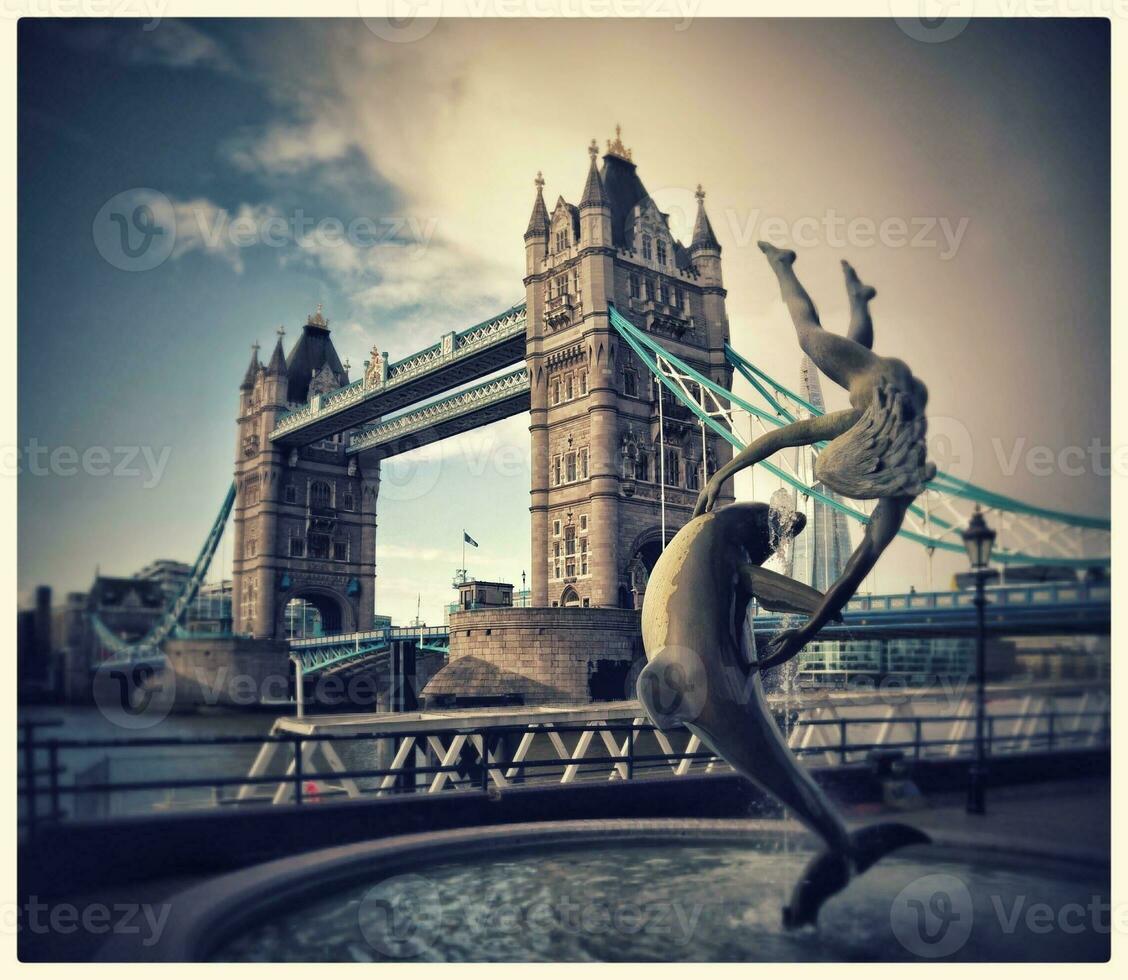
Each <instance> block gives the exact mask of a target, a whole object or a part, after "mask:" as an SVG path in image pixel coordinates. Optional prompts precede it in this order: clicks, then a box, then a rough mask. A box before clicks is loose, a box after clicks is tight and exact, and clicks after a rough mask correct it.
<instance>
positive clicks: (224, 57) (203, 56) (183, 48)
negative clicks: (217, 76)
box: [123, 20, 236, 72]
mask: <svg viewBox="0 0 1128 980" xmlns="http://www.w3.org/2000/svg"><path fill="white" fill-rule="evenodd" d="M123 53H124V55H125V58H126V60H127V61H130V62H132V63H134V64H159V65H164V67H166V68H204V69H210V70H212V71H221V72H233V71H235V70H236V64H235V62H233V61H232V60H231V58H230V56H229V55H228V53H227V52H226V51H224V50H223V48H222V47H221V46H220V45H219V44H218V43H217V42H215V41H214V39H212V38H211V37H209V36H208V35H206V34H204V33H203V32H202V30H200V29H199V28H196V27H194V26H193V25H191V24H187V23H185V21H184V20H161V21H160V23H159V24H158V25H157V26H156V27H155V28H152V29H151V30H148V29H140V28H139V29H138V30H136V32H135V33H130V34H129V35H126V39H125V42H124V44H123Z"/></svg>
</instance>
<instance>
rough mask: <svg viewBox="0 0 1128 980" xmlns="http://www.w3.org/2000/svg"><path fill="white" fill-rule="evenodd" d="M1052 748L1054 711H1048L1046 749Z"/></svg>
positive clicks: (1050, 750)
mask: <svg viewBox="0 0 1128 980" xmlns="http://www.w3.org/2000/svg"><path fill="white" fill-rule="evenodd" d="M1053 750H1054V712H1053V711H1050V714H1049V717H1047V719H1046V751H1047V752H1053Z"/></svg>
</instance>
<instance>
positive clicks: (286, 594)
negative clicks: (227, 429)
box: [232, 307, 380, 639]
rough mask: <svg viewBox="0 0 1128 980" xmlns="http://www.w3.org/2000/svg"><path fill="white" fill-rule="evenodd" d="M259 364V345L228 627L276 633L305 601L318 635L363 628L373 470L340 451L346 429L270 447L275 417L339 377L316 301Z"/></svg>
mask: <svg viewBox="0 0 1128 980" xmlns="http://www.w3.org/2000/svg"><path fill="white" fill-rule="evenodd" d="M278 333H279V336H278V341H277V343H276V344H275V345H274V352H273V354H272V355H271V357H270V360H269V361H268V363H267V364H266V365H263V364H261V363H260V362H259V359H258V345H257V344H256V345H255V351H254V353H253V354H252V356H251V363H250V366H249V367H248V368H247V373H246V376H245V377H244V378H243V383H242V384H241V385H240V388H239V418H238V430H239V431H238V439H237V442H236V447H235V480H236V484H237V487H238V493H237V496H236V499H235V511H234V518H233V520H234V538H235V541H234V566H233V572H232V616H233V620H234V631H235V632H236V633H239V634H244V635H250V636H255V637H262V638H271V639H285V638H286V637H287V635H288V631H289V629H290V627H291V625H292V624H291V623H290V622H288V620H292V619H293V615H294V612H295V610H296V609H297V608H298V607H296V606H295V607H291V608H290V612H289V615H288V613H287V607H288V606H289V605H290V603H291V601H292V600H294V599H301V600H305V601H306V602H308V603H309V604H310V605H312V606H313V607H314V608H315V609H316V610H317V612H318V613H319V614H320V617H321V624H322V628H323V629H324V631H325V632H327V633H335V632H341V631H350V630H358V629H359V630H363V629H370V628H371V626H372V617H373V612H374V590H375V568H376V564H375V555H376V500H377V496H378V493H379V487H380V474H379V469H378V465H379V464H375V468H374V472H371V473H369V472H364V471H362V469H361V466H360V463H359V462H358V461H357V460H355V459H348V460H346V458H345V446H346V440H347V433H345V434H340V435H336V436H334V437H332V438H330V439H323V440H320V441H318V442H315V443H312V444H311V445H309V446H305V447H302V448H300V449H283V448H275V447H274V446H273V445H272V444H271V442H270V438H269V436H270V432H271V431H272V430H273V429H274V426H275V423H276V421H277V420H278V418H279V416H280V415H282V414H283V413H285V412H286V411H287V410H288V409H290V408H292V407H294V406H295V405H300V404H303V403H305V402H307V401H309V400H310V398H312V397H314V396H316V395H318V394H321V393H324V392H326V391H332V390H334V389H336V388H339V387H340V386H342V385H345V384H348V370H347V367H346V366H345V365H342V364H341V361H340V358H339V357H338V356H337V351H336V350H335V349H334V347H333V341H332V340H331V339H330V336H329V321H328V320H326V319H325V317H324V316H323V315H322V313H321V308H320V307H318V310H317V312H316V313H314V314H312V315H311V316H310V317H309V318H308V320H307V322H306V324H305V326H304V327H303V328H302V333H301V336H300V337H299V338H298V341H297V343H295V344H294V346H293V348H292V349H291V350H290V353H289V354H288V355H287V354H285V352H284V351H283V346H282V337H283V334H284V331H283V330H281V329H280V330H279V331H278Z"/></svg>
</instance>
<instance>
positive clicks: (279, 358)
mask: <svg viewBox="0 0 1128 980" xmlns="http://www.w3.org/2000/svg"><path fill="white" fill-rule="evenodd" d="M284 336H286V328H285V327H279V328H278V340H276V341H275V342H274V353H273V354H271V355H270V363H269V364H267V366H266V373H267V374H277V375H284V374H285V373H286V352H285V351H284V350H283V349H282V338H283V337H284Z"/></svg>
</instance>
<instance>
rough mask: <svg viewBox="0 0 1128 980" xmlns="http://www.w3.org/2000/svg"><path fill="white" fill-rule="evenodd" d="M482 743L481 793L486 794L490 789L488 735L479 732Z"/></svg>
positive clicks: (487, 733) (484, 732)
mask: <svg viewBox="0 0 1128 980" xmlns="http://www.w3.org/2000/svg"><path fill="white" fill-rule="evenodd" d="M480 737H481V743H482V792H483V793H488V792H489V789H490V733H489V732H488V731H482V732H480Z"/></svg>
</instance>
